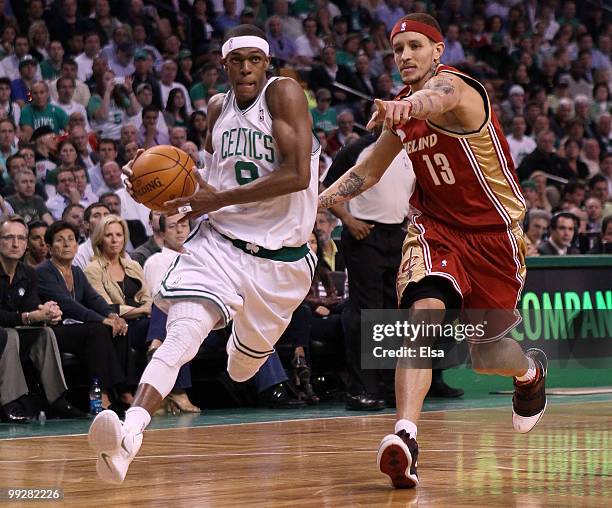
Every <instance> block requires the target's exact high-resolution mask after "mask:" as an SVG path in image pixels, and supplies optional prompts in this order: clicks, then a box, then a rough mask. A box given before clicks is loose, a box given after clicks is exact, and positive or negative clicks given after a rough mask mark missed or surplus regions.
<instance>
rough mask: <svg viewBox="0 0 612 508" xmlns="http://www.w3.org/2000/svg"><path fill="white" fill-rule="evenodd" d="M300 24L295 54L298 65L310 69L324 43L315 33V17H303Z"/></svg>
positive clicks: (319, 54) (316, 27) (316, 24)
mask: <svg viewBox="0 0 612 508" xmlns="http://www.w3.org/2000/svg"><path fill="white" fill-rule="evenodd" d="M366 12H367V11H366ZM302 26H303V27H304V35H300V36H299V37H298V38H297V39H296V40H295V54H296V57H297V62H298V64H299V66H300V67H302V68H304V69H308V70H310V68H311V67H312V65H313V64H314V63H315V61H316V59H318V58H320V56H321V50H322V49H323V48H324V47H325V43H324V42H323V39H321V38H320V37H319V36H318V35H317V29H318V23H317V20H316V19H315V18H313V17H311V16H308V17H306V18H304V20H303V21H302Z"/></svg>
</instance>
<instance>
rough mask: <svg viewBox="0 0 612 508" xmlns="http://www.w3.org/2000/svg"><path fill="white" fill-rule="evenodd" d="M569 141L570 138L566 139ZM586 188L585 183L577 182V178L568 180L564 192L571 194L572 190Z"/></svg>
mask: <svg viewBox="0 0 612 508" xmlns="http://www.w3.org/2000/svg"><path fill="white" fill-rule="evenodd" d="M568 141H570V140H568ZM580 189H581V190H586V185H584V184H583V183H582V182H579V181H578V180H570V181H569V182H568V183H567V185H566V186H565V193H566V194H573V193H574V192H576V191H577V190H580Z"/></svg>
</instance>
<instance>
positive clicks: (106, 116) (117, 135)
mask: <svg viewBox="0 0 612 508" xmlns="http://www.w3.org/2000/svg"><path fill="white" fill-rule="evenodd" d="M139 111H140V105H139V104H138V101H137V100H136V95H135V94H134V90H133V89H132V78H131V77H129V76H126V77H125V78H124V82H123V84H118V83H117V81H116V80H115V73H114V72H113V71H110V70H107V71H105V72H104V73H103V74H101V76H98V79H97V80H96V93H95V94H93V95H92V96H91V98H90V99H89V103H88V104H87V114H88V115H89V119H90V123H91V127H92V128H93V130H94V131H95V132H96V134H98V136H99V137H100V138H110V139H114V140H115V141H119V140H120V139H121V126H122V125H123V124H124V123H126V122H127V120H128V118H129V117H130V116H134V115H136V114H137V113H138V112H139Z"/></svg>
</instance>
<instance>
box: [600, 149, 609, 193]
mask: <svg viewBox="0 0 612 508" xmlns="http://www.w3.org/2000/svg"><path fill="white" fill-rule="evenodd" d="M600 168H601V176H603V177H604V178H605V179H606V181H607V182H608V196H612V152H610V153H606V154H603V156H602V157H601V162H600Z"/></svg>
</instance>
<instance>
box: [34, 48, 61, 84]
mask: <svg viewBox="0 0 612 508" xmlns="http://www.w3.org/2000/svg"><path fill="white" fill-rule="evenodd" d="M63 61H64V47H63V46H62V43H61V42H60V41H51V43H50V44H49V56H48V57H47V58H46V59H44V60H43V61H42V62H41V63H40V72H41V74H42V79H44V80H45V81H54V80H56V79H57V78H59V77H60V74H61V71H62V62H63Z"/></svg>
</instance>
